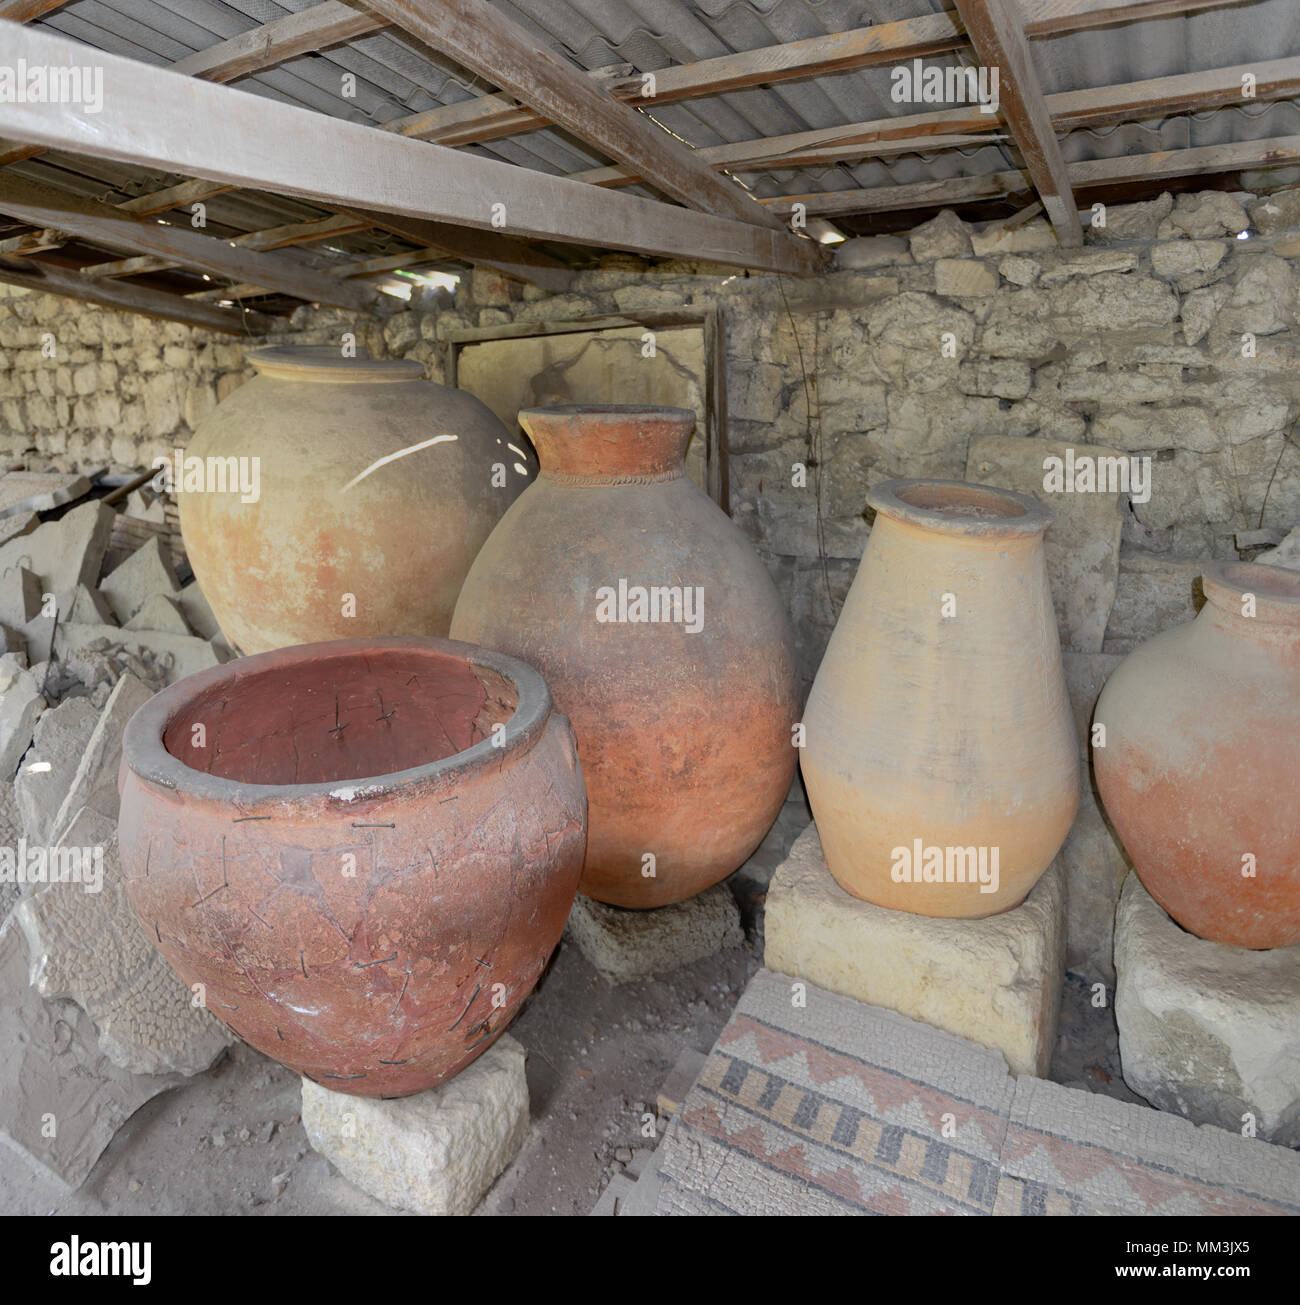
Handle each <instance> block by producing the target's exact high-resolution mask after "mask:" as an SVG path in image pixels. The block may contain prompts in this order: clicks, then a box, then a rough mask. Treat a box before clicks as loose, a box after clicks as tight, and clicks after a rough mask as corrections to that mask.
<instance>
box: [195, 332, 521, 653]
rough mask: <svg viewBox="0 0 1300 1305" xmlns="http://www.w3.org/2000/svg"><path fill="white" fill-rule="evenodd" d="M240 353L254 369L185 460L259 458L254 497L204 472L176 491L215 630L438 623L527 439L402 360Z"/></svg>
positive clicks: (264, 632)
mask: <svg viewBox="0 0 1300 1305" xmlns="http://www.w3.org/2000/svg"><path fill="white" fill-rule="evenodd" d="M249 361H250V362H251V363H252V365H253V366H254V367H256V368H257V373H258V374H257V376H256V378H255V379H253V380H251V381H249V382H248V383H247V384H245V385H243V386H241V387H240V388H239V389H238V390H236V391H235V392H234V393H233V394H232V395H230V397H229V398H227V399H225V400H224V401H223V402H222V403H220V404H218V405H217V407H216V408H215V409H214V410H213V412H212V413H211V414H210V415H209V416H208V417H207V418H205V419H204V420H203V421H202V422H200V424H199V426H198V429H197V430H196V431H195V433H194V438H193V439H192V440H191V441H190V443H189V445H188V446H187V447H186V449H185V450H184V462H183V463H182V466H181V471H182V472H183V473H188V472H190V471H196V470H197V468H198V465H199V464H198V463H197V462H196V461H195V460H196V459H202V460H203V462H204V464H205V465H206V464H207V462H208V460H209V459H222V460H225V465H226V467H227V468H228V469H231V470H238V469H240V468H242V469H243V470H244V471H245V472H246V473H251V471H252V469H253V467H254V466H256V469H257V475H256V489H257V493H256V498H255V500H254V501H251V502H246V501H245V499H246V498H248V497H249V495H247V494H243V493H239V492H233V493H232V492H228V491H227V492H217V491H216V490H215V489H214V484H213V482H211V481H209V483H208V484H207V485H206V486H205V487H204V488H203V489H202V490H201V491H198V492H194V491H190V492H187V489H186V486H185V484H183V483H182V484H181V485H179V486H178V488H179V490H180V491H181V492H180V493H178V495H177V498H178V501H179V505H180V518H181V532H182V534H183V536H184V539H185V548H186V552H187V553H188V554H189V558H190V561H191V563H192V564H193V567H194V574H195V576H196V578H197V579H198V582H199V586H200V587H201V588H202V590H203V592H204V594H205V595H206V597H207V599H208V601H209V603H211V605H212V610H213V613H214V614H215V616H216V618H217V620H218V621H219V622H220V623H221V629H222V631H223V632H224V634H225V635H226V638H227V639H229V640H230V641H231V642H232V643H234V644H235V645H236V646H237V647H238V648H239V649H240V650H242V651H243V652H245V653H259V652H265V651H267V650H269V649H272V648H283V647H286V646H288V645H290V644H298V643H316V642H320V641H323V640H328V639H342V638H369V637H380V636H384V635H426V636H434V637H442V636H445V635H446V634H447V631H448V629H449V628H450V625H451V614H452V610H453V609H454V608H455V606H456V598H457V596H458V594H459V593H460V587H461V583H462V582H463V581H464V579H465V575H466V573H467V572H468V571H469V568H470V564H471V563H472V562H473V561H474V558H475V556H476V555H477V553H478V550H479V548H480V547H481V546H482V544H483V541H484V540H486V539H487V537H488V535H489V534H490V533H491V531H492V528H493V526H495V525H496V523H497V521H498V520H500V518H501V515H502V513H503V512H505V510H506V508H508V507H509V506H510V504H511V503H513V502H514V500H515V499H516V498H517V497H518V495H519V493H520V492H521V491H522V489H523V488H524V486H525V485H526V484H527V483H528V482H529V480H531V478H532V475H533V471H534V470H535V467H536V460H535V458H534V457H533V455H532V452H531V450H530V449H529V448H528V446H527V442H526V441H524V440H522V439H520V438H518V437H516V436H511V435H510V434H508V432H507V431H506V428H505V427H504V426H503V425H502V424H501V422H500V421H499V420H498V419H497V418H496V417H495V416H494V415H493V414H492V412H491V411H489V409H488V408H487V407H486V406H485V405H484V404H483V403H481V402H480V401H479V400H478V399H476V398H474V397H473V396H472V395H470V394H465V393H462V392H461V391H459V390H453V389H448V388H447V387H445V386H442V385H435V384H434V383H433V382H431V381H427V380H425V379H424V368H423V367H422V366H421V365H420V364H419V363H418V362H416V361H414V360H413V359H405V360H404V359H385V360H379V359H367V358H351V359H349V358H343V357H341V356H340V354H339V352H338V351H337V350H336V349H329V348H321V349H316V348H309V349H303V348H272V349H263V350H259V351H257V352H255V353H252V354H250V355H249ZM231 458H235V459H242V460H243V461H242V462H235V463H231V462H230V461H229V459H231ZM253 459H255V460H256V462H255V463H253V462H252V461H250V460H253ZM251 483H253V477H252V475H251V474H246V475H245V477H244V484H245V485H248V484H251ZM349 595H350V598H349Z"/></svg>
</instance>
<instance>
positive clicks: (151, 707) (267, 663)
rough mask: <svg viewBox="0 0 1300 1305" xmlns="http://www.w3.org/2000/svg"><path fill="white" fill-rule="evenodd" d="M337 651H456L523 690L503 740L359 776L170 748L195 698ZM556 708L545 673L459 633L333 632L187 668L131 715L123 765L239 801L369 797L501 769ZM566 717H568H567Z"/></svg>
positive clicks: (165, 784)
mask: <svg viewBox="0 0 1300 1305" xmlns="http://www.w3.org/2000/svg"><path fill="white" fill-rule="evenodd" d="M325 649H328V650H329V652H328V654H327V655H328V656H330V657H347V656H350V655H351V654H353V653H358V652H364V651H370V652H374V651H376V650H379V649H383V650H384V651H402V650H406V651H411V652H432V653H442V654H446V655H449V656H452V657H457V658H459V659H461V660H462V661H464V662H466V663H468V664H469V665H470V666H480V667H482V668H483V669H484V670H488V671H492V672H494V673H495V674H497V675H499V676H501V677H502V679H504V680H507V681H508V682H509V683H510V685H511V687H512V688H513V689H514V690H515V692H516V693H517V694H518V695H519V702H518V705H517V706H516V707H515V710H514V712H513V714H512V715H511V716H510V718H509V719H508V720H507V721H505V722H504V724H505V732H504V734H503V736H502V739H503V741H502V742H501V743H499V744H498V743H493V741H492V740H491V739H490V738H487V739H482V740H480V741H479V742H478V743H475V744H473V745H472V746H471V747H468V748H466V749H465V750H464V751H463V752H453V753H452V754H451V755H450V756H448V757H440V758H439V759H438V760H436V761H431V762H427V763H425V764H424V765H422V766H412V767H409V768H408V769H406V770H394V771H390V772H388V773H387V774H383V775H372V776H363V777H360V778H357V779H333V780H325V781H323V782H320V783H315V784H253V783H248V782H247V781H244V780H235V779H224V778H222V777H221V776H219V775H210V774H208V773H207V772H206V771H202V770H195V769H193V767H191V766H187V765H186V764H185V763H184V762H183V761H181V760H180V759H179V758H177V757H174V756H173V755H172V754H171V753H170V752H168V751H167V748H166V746H165V745H164V743H163V735H164V733H165V731H166V729H167V727H168V726H169V725H170V724H171V722H172V721H173V720H175V719H176V717H177V716H179V715H180V714H181V712H183V711H184V710H185V709H186V708H187V707H188V706H190V705H191V704H192V703H193V702H194V700H195V699H196V698H199V697H201V696H202V695H203V694H205V693H206V692H208V691H209V690H210V689H213V688H216V687H218V686H220V685H223V684H226V685H234V684H237V683H238V682H239V680H241V679H244V678H247V677H248V676H249V675H256V674H258V673H260V672H262V671H266V670H273V669H274V670H287V669H291V668H293V667H296V666H299V665H301V664H303V663H306V662H319V661H320V660H321V655H322V650H325ZM553 715H558V713H556V712H554V710H553V704H552V702H551V691H550V689H549V688H548V687H547V684H546V681H545V680H544V679H543V678H542V676H541V674H540V673H539V672H537V671H535V670H534V669H533V668H532V667H531V666H529V665H528V663H527V662H522V661H520V660H519V659H518V658H516V657H507V656H506V655H505V654H504V653H498V652H493V651H492V650H491V649H489V648H480V647H479V646H478V645H477V644H472V643H462V642H461V641H460V640H458V639H422V638H415V637H405V636H394V637H392V638H385V639H332V640H328V641H326V642H323V643H304V644H297V645H295V646H293V647H290V648H276V649H272V650H271V651H270V652H264V653H257V654H255V655H254V656H252V657H241V658H237V659H236V660H235V661H232V662H226V663H225V664H224V665H221V666H211V667H209V668H208V669H207V670H203V671H199V672H197V673H196V674H194V675H187V676H186V677H185V678H184V679H181V680H178V681H177V682H176V683H175V684H173V685H171V686H170V687H169V688H166V689H164V690H163V691H162V692H161V693H157V694H155V695H154V696H153V697H152V698H150V699H149V701H148V702H146V703H145V704H144V706H142V707H141V708H140V709H139V711H137V712H136V713H135V715H134V716H132V717H131V719H130V720H129V721H128V722H127V726H126V729H125V731H124V732H123V736H122V771H123V776H125V772H126V771H128V770H129V771H130V772H131V773H132V774H133V775H135V776H136V777H137V778H138V779H140V780H143V781H144V782H145V783H148V784H156V785H158V786H159V787H161V788H166V789H171V790H173V791H174V792H177V793H182V794H184V795H185V796H187V797H192V798H197V799H201V800H205V801H207V800H211V801H215V802H228V803H233V804H235V805H237V806H248V805H259V804H264V803H268V802H270V803H274V804H275V805H276V806H279V807H284V806H319V805H320V803H321V802H322V801H323V800H328V799H330V798H333V800H334V801H335V802H339V803H342V804H349V803H356V802H362V801H370V800H373V799H374V798H382V797H387V796H390V795H392V794H393V793H396V792H397V791H399V790H404V789H409V788H410V787H411V786H412V785H416V784H425V783H429V784H436V783H437V782H438V781H440V780H443V779H445V778H446V777H447V776H449V775H452V774H454V775H456V776H457V777H458V778H461V779H464V778H468V777H471V776H473V775H475V774H477V773H478V772H480V771H482V770H484V769H485V768H486V767H487V766H488V765H493V766H495V767H496V768H497V769H498V770H499V769H500V767H501V766H502V765H503V764H504V762H505V761H506V760H507V759H510V760H514V759H517V758H518V757H520V756H523V755H524V754H525V753H527V752H528V751H529V750H530V749H531V748H532V747H533V745H534V744H535V743H536V742H537V741H538V739H540V738H541V736H542V732H543V731H544V730H545V729H546V726H547V723H548V721H549V720H550V719H551V717H552V716H553ZM560 719H562V720H567V717H561V718H560Z"/></svg>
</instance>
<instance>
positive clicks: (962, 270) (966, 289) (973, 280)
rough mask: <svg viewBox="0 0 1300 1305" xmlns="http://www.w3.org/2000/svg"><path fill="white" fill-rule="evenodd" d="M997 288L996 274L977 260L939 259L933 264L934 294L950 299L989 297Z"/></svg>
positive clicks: (985, 264)
mask: <svg viewBox="0 0 1300 1305" xmlns="http://www.w3.org/2000/svg"><path fill="white" fill-rule="evenodd" d="M997 288H998V274H997V272H996V271H995V270H994V269H993V268H992V267H990V266H989V265H988V264H987V263H982V262H980V260H979V259H978V258H940V259H937V260H936V261H935V264H934V290H935V293H936V294H940V295H945V296H947V297H949V298H952V299H964V298H968V297H970V296H974V295H991V294H992V293H993V292H994V291H995V290H996V289H997Z"/></svg>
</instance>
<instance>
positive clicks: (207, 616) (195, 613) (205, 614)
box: [176, 580, 221, 639]
mask: <svg viewBox="0 0 1300 1305" xmlns="http://www.w3.org/2000/svg"><path fill="white" fill-rule="evenodd" d="M176 601H177V602H178V603H179V604H180V607H181V611H182V612H183V613H184V614H185V619H186V621H188V622H189V626H190V629H192V630H193V631H194V633H195V634H197V635H198V636H199V637H200V638H203V639H219V638H220V637H221V626H220V625H219V624H218V623H217V618H216V617H215V616H214V615H213V614H212V608H211V607H210V606H209V605H208V600H207V599H206V598H205V597H204V596H203V590H201V589H200V588H199V582H198V581H197V580H191V581H190V582H189V584H187V585H186V586H185V588H184V589H182V590H181V591H180V593H179V594H177V595H176Z"/></svg>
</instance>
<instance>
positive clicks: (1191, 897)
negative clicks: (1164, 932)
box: [1092, 562, 1300, 948]
mask: <svg viewBox="0 0 1300 1305" xmlns="http://www.w3.org/2000/svg"><path fill="white" fill-rule="evenodd" d="M1201 582H1202V585H1203V587H1204V589H1205V598H1206V602H1205V606H1204V607H1203V608H1202V609H1201V612H1200V614H1199V615H1198V616H1197V618H1196V619H1195V620H1194V621H1191V622H1189V623H1188V624H1186V625H1180V626H1177V627H1175V628H1174V629H1172V630H1166V631H1165V632H1164V633H1163V634H1158V635H1156V637H1155V638H1154V639H1151V640H1148V641H1147V642H1146V643H1144V644H1143V645H1142V646H1141V647H1140V648H1137V649H1135V650H1134V651H1133V652H1131V653H1130V654H1129V655H1128V656H1127V657H1126V658H1125V659H1124V660H1123V661H1122V662H1121V663H1120V664H1119V666H1117V667H1116V668H1115V672H1114V674H1112V675H1111V677H1110V679H1109V680H1107V681H1106V687H1105V688H1104V689H1103V690H1102V694H1101V697H1100V698H1099V699H1098V700H1097V708H1096V711H1095V713H1094V715H1093V720H1094V724H1095V725H1102V726H1104V727H1105V733H1104V736H1099V735H1097V734H1096V733H1095V732H1094V743H1095V744H1100V746H1094V747H1093V751H1092V760H1093V769H1094V771H1095V773H1096V776H1097V788H1098V789H1099V790H1100V792H1101V799H1102V802H1103V803H1104V804H1105V807H1106V814H1107V815H1108V816H1109V817H1110V819H1111V821H1112V822H1113V823H1114V826H1115V829H1116V831H1117V832H1118V834H1119V836H1120V839H1121V840H1122V841H1123V844H1124V850H1125V851H1126V852H1127V853H1128V855H1129V856H1130V858H1132V861H1133V865H1134V867H1135V869H1136V870H1137V872H1138V875H1139V877H1140V878H1141V880H1142V883H1143V884H1144V885H1145V886H1146V889H1147V891H1148V892H1149V893H1150V894H1151V896H1152V897H1154V898H1155V899H1156V901H1157V902H1159V903H1160V905H1161V906H1163V907H1164V908H1165V910H1166V911H1168V912H1169V914H1170V915H1171V916H1173V918H1174V919H1175V920H1176V921H1177V922H1178V923H1179V924H1180V925H1182V926H1183V928H1184V929H1188V930H1190V931H1191V932H1192V933H1194V934H1196V935H1198V936H1199V937H1201V938H1208V939H1210V940H1211V941H1213V942H1222V943H1232V944H1234V945H1236V946H1238V947H1255V948H1265V947H1289V946H1291V945H1293V944H1294V943H1300V574H1297V573H1296V572H1294V571H1287V570H1283V569H1282V568H1281V567H1274V566H1259V565H1250V564H1246V563H1237V562H1212V563H1209V564H1208V565H1207V566H1206V567H1205V570H1204V572H1203V574H1202V581H1201ZM1248 613H1249V614H1248ZM1103 737H1104V743H1103V742H1102V739H1103Z"/></svg>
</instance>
